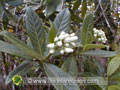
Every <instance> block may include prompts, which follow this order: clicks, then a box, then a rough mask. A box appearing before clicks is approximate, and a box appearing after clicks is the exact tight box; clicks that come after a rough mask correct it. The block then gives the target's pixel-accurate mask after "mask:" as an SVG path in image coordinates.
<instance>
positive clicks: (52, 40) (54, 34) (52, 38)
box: [49, 22, 56, 43]
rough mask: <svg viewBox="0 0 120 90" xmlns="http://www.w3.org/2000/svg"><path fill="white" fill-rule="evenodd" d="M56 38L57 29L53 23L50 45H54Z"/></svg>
mask: <svg viewBox="0 0 120 90" xmlns="http://www.w3.org/2000/svg"><path fill="white" fill-rule="evenodd" d="M55 37H56V29H55V26H54V24H53V23H52V22H51V29H50V32H49V43H53V42H54V38H55Z"/></svg>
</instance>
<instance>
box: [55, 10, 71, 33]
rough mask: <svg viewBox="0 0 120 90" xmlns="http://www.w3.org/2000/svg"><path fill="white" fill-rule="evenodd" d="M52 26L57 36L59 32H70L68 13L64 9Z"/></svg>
mask: <svg viewBox="0 0 120 90" xmlns="http://www.w3.org/2000/svg"><path fill="white" fill-rule="evenodd" d="M54 25H55V28H56V32H57V34H59V33H60V32H62V31H64V32H68V31H69V30H70V12H69V10H68V9H67V8H66V9H64V10H62V11H61V12H60V13H59V14H58V15H57V16H56V18H55V20H54Z"/></svg>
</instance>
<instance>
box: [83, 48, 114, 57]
mask: <svg viewBox="0 0 120 90" xmlns="http://www.w3.org/2000/svg"><path fill="white" fill-rule="evenodd" d="M81 54H83V55H88V56H97V57H113V56H116V53H115V52H112V51H104V50H91V51H86V52H83V53H81Z"/></svg>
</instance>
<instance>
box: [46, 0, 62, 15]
mask: <svg viewBox="0 0 120 90" xmlns="http://www.w3.org/2000/svg"><path fill="white" fill-rule="evenodd" d="M63 1H64V0H50V1H49V3H48V4H47V6H46V8H45V13H46V16H50V15H51V14H53V13H54V12H55V11H61V10H62V6H63Z"/></svg>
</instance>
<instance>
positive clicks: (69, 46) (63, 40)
mask: <svg viewBox="0 0 120 90" xmlns="http://www.w3.org/2000/svg"><path fill="white" fill-rule="evenodd" d="M76 40H78V37H77V36H75V33H71V34H68V33H65V32H64V31H62V32H61V33H60V35H59V36H56V37H55V38H54V43H50V44H48V45H47V47H48V48H50V51H49V53H50V54H53V53H54V52H55V51H56V50H59V52H60V53H61V54H64V53H72V52H74V49H73V47H74V46H76V43H75V41H76Z"/></svg>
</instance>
